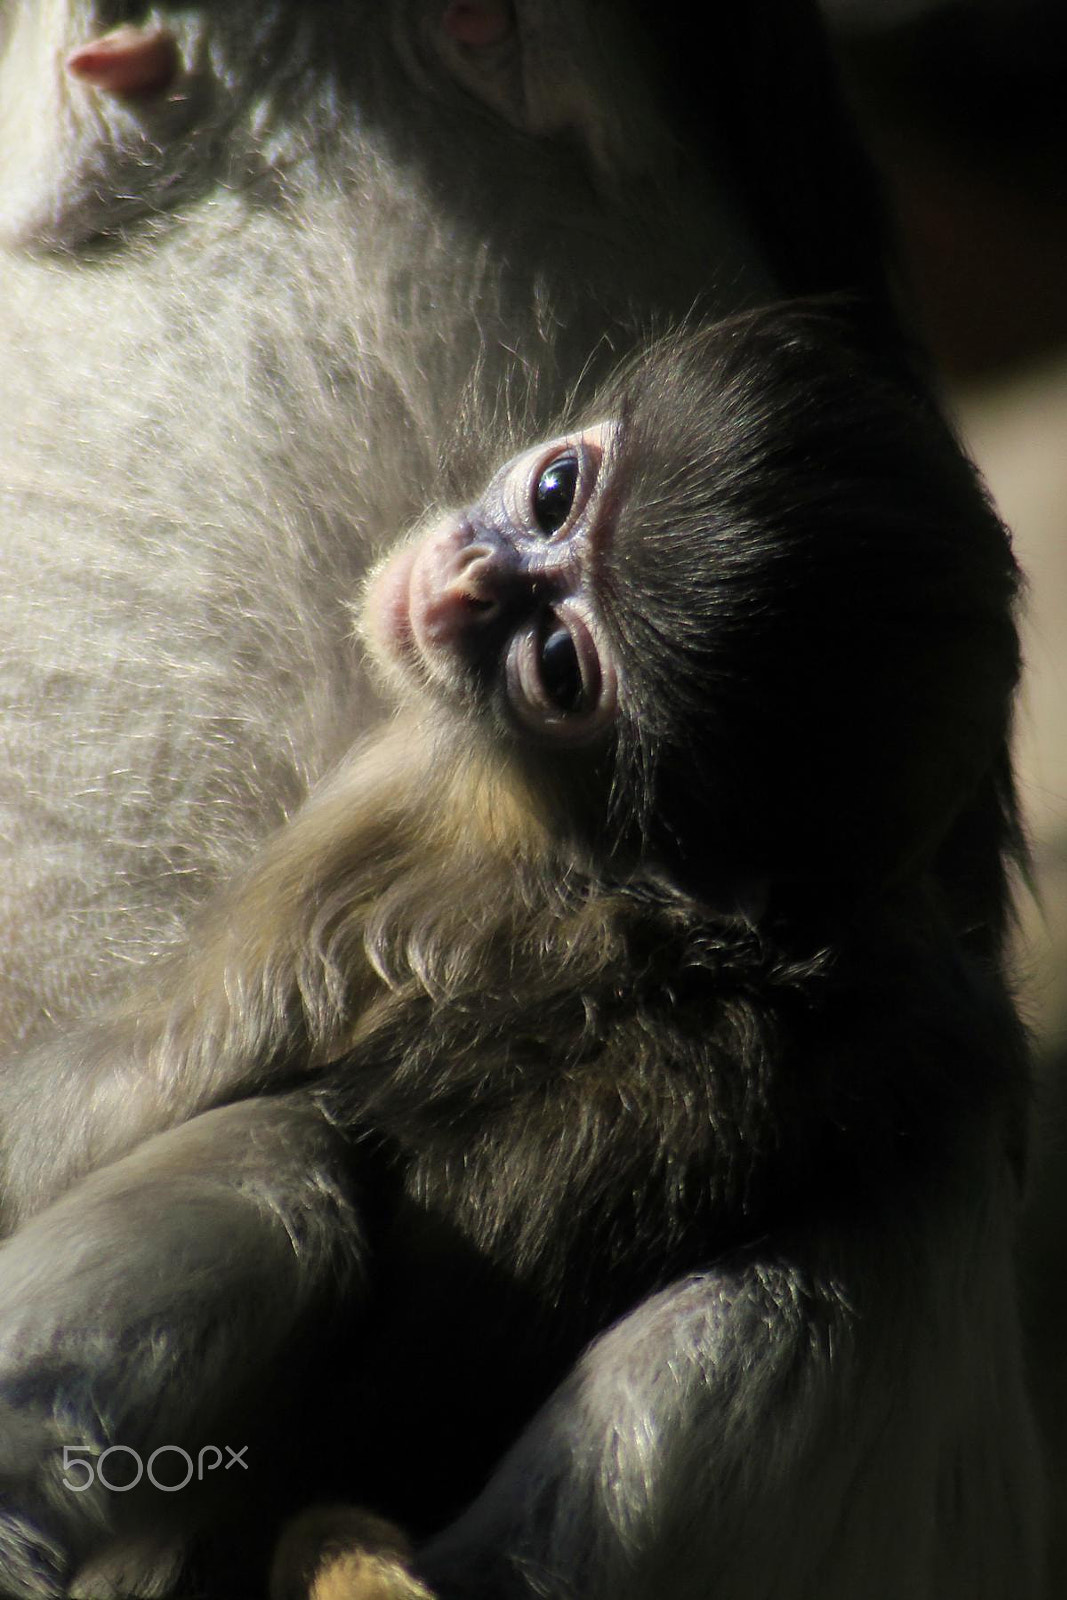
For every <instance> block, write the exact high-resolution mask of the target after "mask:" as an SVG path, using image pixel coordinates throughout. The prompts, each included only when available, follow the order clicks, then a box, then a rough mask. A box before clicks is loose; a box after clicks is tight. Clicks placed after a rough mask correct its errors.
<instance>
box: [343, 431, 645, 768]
mask: <svg viewBox="0 0 1067 1600" xmlns="http://www.w3.org/2000/svg"><path fill="white" fill-rule="evenodd" d="M616 434H617V428H616V425H615V424H614V423H612V422H602V423H598V424H596V425H595V426H593V427H591V428H587V429H585V431H584V432H581V433H573V434H565V435H564V436H563V437H562V438H558V439H552V440H549V441H548V442H547V443H544V444H539V445H536V446H535V447H534V448H533V449H532V450H526V451H524V452H523V454H522V455H520V456H517V457H516V458H515V459H514V460H513V461H511V462H509V463H508V464H507V465H506V466H505V467H503V468H502V469H501V471H500V472H498V473H497V474H496V475H495V476H494V477H493V479H492V480H491V481H490V483H489V485H488V486H487V488H486V490H485V492H484V493H483V494H482V496H481V497H480V499H478V500H477V501H476V502H475V503H474V504H473V505H472V506H469V507H468V508H467V509H466V510H465V511H461V512H458V513H451V514H449V515H448V516H446V517H444V518H443V519H442V520H441V521H440V522H438V523H436V524H435V525H434V526H433V527H431V528H430V530H429V531H428V532H424V533H422V534H421V535H418V536H415V537H413V538H412V539H411V540H409V541H408V542H407V543H406V544H404V545H402V546H401V547H400V549H399V550H397V551H396V552H394V553H393V554H392V555H391V556H390V557H389V558H388V559H387V560H386V561H384V562H383V563H382V564H381V565H380V566H379V567H378V568H377V569H376V570H375V572H374V573H373V574H372V575H371V578H370V581H369V583H368V585H367V590H366V593H365V597H364V604H363V632H364V636H365V639H366V641H367V644H368V647H369V649H370V652H371V655H372V657H373V658H374V659H375V660H376V661H377V663H378V665H379V666H380V667H381V668H382V669H383V671H384V674H385V676H386V677H387V679H390V680H392V682H393V683H394V684H395V685H396V686H397V687H398V688H400V689H401V691H402V692H403V691H404V690H407V691H408V692H410V689H411V688H412V687H413V686H415V687H418V688H420V689H422V690H428V691H430V693H432V694H434V695H437V696H441V697H443V698H444V699H446V700H448V701H450V702H453V703H455V704H459V705H474V706H478V705H482V706H486V707H490V706H493V705H495V706H496V707H497V708H499V710H500V711H502V713H503V715H504V717H505V719H506V720H507V721H508V722H509V723H510V724H511V725H513V726H514V727H515V728H516V729H518V730H521V731H524V732H526V733H532V734H533V735H535V736H536V737H538V738H539V739H543V740H546V741H551V742H554V743H562V744H585V743H588V742H589V741H591V740H593V739H595V738H597V736H598V735H600V734H602V733H603V732H604V730H605V729H606V728H608V727H609V726H610V724H611V722H612V720H613V718H614V716H615V711H616V705H617V696H618V669H617V664H616V660H615V656H614V652H613V650H612V647H611V643H610V639H609V636H608V631H607V628H606V626H605V623H604V616H603V607H602V605H601V603H600V596H599V593H598V585H599V583H600V581H601V573H602V570H603V561H604V557H605V554H606V550H607V547H608V545H609V542H610V538H611V515H610V510H611V507H610V499H611V497H610V495H609V493H608V490H609V487H610V483H611V475H612V465H613V461H612V447H613V442H614V440H615V437H616Z"/></svg>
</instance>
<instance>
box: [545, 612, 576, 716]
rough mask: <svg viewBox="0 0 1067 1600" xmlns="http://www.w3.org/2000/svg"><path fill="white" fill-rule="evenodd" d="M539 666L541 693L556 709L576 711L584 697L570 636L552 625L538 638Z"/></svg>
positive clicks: (563, 629)
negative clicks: (543, 693)
mask: <svg viewBox="0 0 1067 1600" xmlns="http://www.w3.org/2000/svg"><path fill="white" fill-rule="evenodd" d="M539 655H540V660H539V663H538V665H539V667H540V671H541V683H542V685H543V687H544V691H545V694H546V695H547V696H548V698H549V700H551V702H552V704H553V705H554V706H556V707H557V708H558V709H559V710H560V711H580V710H581V709H582V701H583V699H584V697H585V689H584V685H583V683H582V669H581V666H580V665H579V662H578V652H577V650H576V649H575V646H574V640H573V639H572V638H571V636H570V634H569V633H568V632H567V630H566V628H556V629H555V630H554V631H553V632H552V633H549V634H546V635H545V637H544V638H543V639H542V641H541V647H540V652H539Z"/></svg>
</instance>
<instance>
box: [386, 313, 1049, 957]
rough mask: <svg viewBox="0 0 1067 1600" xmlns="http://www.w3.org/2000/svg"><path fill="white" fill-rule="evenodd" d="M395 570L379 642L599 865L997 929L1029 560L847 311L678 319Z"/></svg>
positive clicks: (716, 896)
mask: <svg viewBox="0 0 1067 1600" xmlns="http://www.w3.org/2000/svg"><path fill="white" fill-rule="evenodd" d="M385 571H386V577H385V580H384V581H378V582H377V583H376V584H372V588H371V601H370V604H369V607H368V610H369V612H370V613H371V615H372V621H371V622H370V624H369V625H368V631H369V633H370V636H371V643H372V647H373V645H374V643H375V635H376V634H377V636H378V642H379V645H380V649H379V651H378V654H379V656H380V657H381V658H383V659H385V660H386V662H387V664H388V663H389V662H392V663H393V665H394V667H395V666H397V664H398V663H399V667H398V670H399V671H400V673H401V676H402V677H403V678H404V679H405V681H406V683H407V686H408V687H409V688H410V686H411V682H412V680H414V682H415V684H416V686H418V687H421V688H424V689H425V688H428V689H429V690H430V692H431V700H432V703H433V707H434V710H433V712H432V718H433V717H436V718H438V719H440V717H441V714H442V709H443V708H444V707H448V706H452V707H455V708H457V709H458V710H459V712H460V725H461V727H463V728H466V729H468V730H477V729H478V728H483V729H484V728H488V730H489V732H490V749H491V751H492V752H493V759H494V760H495V761H496V762H497V764H498V768H499V763H500V760H501V751H508V750H510V751H511V754H512V757H513V758H514V761H515V762H516V763H517V765H518V767H519V769H520V771H521V772H522V774H523V776H524V779H525V781H526V783H527V785H528V787H529V788H530V789H531V790H532V791H533V792H535V793H539V794H540V795H541V798H542V800H543V801H545V810H546V814H547V816H548V817H549V818H550V819H554V823H553V825H554V826H562V827H563V828H564V829H565V830H570V831H571V832H572V833H575V832H576V833H577V835H578V837H579V839H581V840H583V841H584V843H585V844H586V845H591V846H592V848H593V850H594V854H595V856H596V858H597V859H598V861H599V862H600V869H599V870H603V866H604V862H605V855H607V857H609V858H610V859H611V860H612V863H613V865H612V870H613V871H614V870H616V868H618V869H620V870H622V871H624V872H626V873H631V872H633V871H634V870H637V871H638V872H641V871H646V870H649V869H651V870H653V871H654V872H655V873H656V874H658V875H659V876H660V878H661V879H662V878H663V877H666V879H667V880H668V881H670V883H671V884H672V885H673V886H674V887H675V888H676V889H681V890H682V891H683V892H685V893H688V894H692V895H695V896H696V898H697V899H702V900H704V901H705V902H706V903H708V904H710V905H711V906H716V905H719V906H725V907H729V906H731V905H736V904H738V903H741V904H745V905H748V906H752V905H757V904H762V903H766V901H767V900H768V899H770V900H772V901H774V902H776V903H782V902H783V901H784V902H785V903H787V904H788V903H791V904H793V905H794V906H795V905H797V904H801V905H804V906H808V907H810V906H811V904H812V901H813V893H812V891H813V888H816V889H817V896H816V898H818V899H819V900H820V901H821V902H826V903H832V904H836V905H846V906H847V905H848V904H850V903H852V902H853V901H854V900H855V899H856V897H857V895H858V896H860V897H861V898H863V899H865V898H867V897H868V896H869V895H870V894H871V893H874V894H880V893H882V892H883V891H884V890H885V889H886V888H887V887H891V886H904V887H905V890H906V891H907V888H908V886H912V887H913V886H914V885H915V884H916V883H926V884H929V885H936V884H938V882H940V884H941V888H942V890H944V891H945V894H946V896H947V901H948V903H949V907H950V914H951V916H952V919H953V921H954V922H955V923H956V925H957V927H959V928H960V929H964V928H968V927H972V926H977V927H981V928H983V929H985V930H986V931H987V932H991V933H992V934H993V937H994V938H996V937H997V936H998V935H999V933H1000V931H1001V927H1002V923H1003V907H1004V903H1005V895H1004V860H1005V858H1006V855H1007V853H1008V851H1009V850H1010V849H1011V848H1012V847H1014V846H1015V844H1016V841H1017V827H1016V823H1015V811H1014V799H1013V794H1012V788H1011V780H1010V772H1009V766H1008V761H1007V754H1006V751H1007V735H1008V730H1009V724H1010V713H1011V699H1012V692H1013V689H1014V686H1015V683H1016V679H1017V676H1018V671H1019V647H1018V640H1017V636H1016V630H1015V622H1014V614H1013V613H1014V602H1015V597H1016V593H1017V588H1018V581H1019V579H1018V572H1017V569H1016V567H1015V563H1014V560H1013V558H1012V554H1011V548H1010V544H1009V541H1008V538H1007V536H1006V534H1005V531H1004V529H1003V527H1002V525H1001V524H1000V522H999V520H998V519H997V517H996V515H995V513H994V511H993V509H992V507H991V506H990V504H989V502H988V500H987V499H986V497H985V495H984V493H983V491H982V487H981V485H980V483H979V481H978V479H977V476H976V474H975V472H974V470H973V468H972V466H971V465H970V463H969V462H968V461H967V459H966V458H965V457H964V456H963V455H962V453H961V452H960V450H959V447H958V445H957V443H956V441H955V439H954V438H953V437H952V435H951V433H950V431H949V430H948V428H947V427H946V425H945V423H944V422H943V421H942V419H941V418H940V417H939V416H938V415H937V414H936V412H935V411H934V409H933V408H932V406H931V405H930V404H929V402H928V401H927V400H925V399H924V398H922V396H921V392H920V389H919V387H918V386H917V385H912V384H911V383H910V382H909V380H908V378H907V376H906V375H905V374H903V373H902V372H901V371H900V370H896V371H889V370H882V371H879V370H878V368H877V366H876V364H874V363H873V362H872V359H871V353H870V350H869V349H867V348H864V347H862V345H861V344H860V343H859V341H858V339H857V337H856V336H855V335H854V334H853V333H852V331H851V324H850V320H849V317H848V314H847V311H844V310H840V309H830V308H827V307H825V306H815V307H812V306H800V307H783V308H772V309H770V310H767V311H763V312H758V313H754V314H748V315H745V316H742V317H738V318H735V319H733V320H731V321H729V322H725V323H720V324H717V325H714V326H711V327H708V328H702V329H698V330H696V331H685V332H682V333H680V334H677V335H675V336H673V337H671V338H668V339H666V340H663V341H661V342H660V343H657V344H656V345H654V346H653V347H652V348H651V349H650V350H649V351H648V352H647V353H645V354H644V355H643V356H642V357H640V358H639V359H637V360H636V361H635V362H634V363H632V364H631V365H630V366H629V367H628V368H627V369H625V370H624V372H623V373H622V374H621V376H620V377H619V378H617V379H616V380H615V382H614V383H613V384H612V385H611V386H610V388H608V389H607V390H606V391H605V392H603V393H602V394H601V395H600V396H599V397H598V398H597V399H596V401H595V402H594V404H593V406H592V407H591V409H590V412H589V421H588V423H587V425H586V426H585V427H579V428H578V429H576V430H575V431H573V432H570V433H567V434H563V435H562V436H561V437H559V438H557V439H555V440H551V441H549V442H547V443H545V444H542V445H539V446H535V447H534V448H533V449H531V450H528V451H526V452H524V453H523V454H522V455H520V456H518V457H517V458H515V459H514V460H513V461H511V462H509V463H508V465H507V466H505V467H504V468H503V469H502V471H501V472H500V473H498V474H497V475H496V476H495V477H494V478H493V479H492V480H491V482H490V483H489V485H488V486H487V488H486V489H485V490H484V492H483V493H482V494H481V496H480V497H479V498H478V499H477V500H476V501H475V502H474V503H473V504H472V505H470V506H469V507H468V508H467V509H466V510H465V511H463V512H461V513H457V514H453V515H451V516H449V517H446V518H445V519H444V520H443V521H442V522H441V523H440V524H438V525H436V526H435V528H434V529H433V530H432V531H431V532H430V533H429V534H428V535H427V534H425V533H423V534H422V535H420V537H419V538H418V540H417V541H413V542H412V543H410V544H409V545H407V546H406V547H404V549H403V550H402V551H401V554H400V556H399V557H398V558H394V559H393V561H391V563H390V564H389V567H388V568H387V569H385ZM375 615H377V617H378V620H377V621H374V620H373V617H374V616H375ZM382 618H384V621H383V620H382ZM383 641H384V643H383ZM445 721H446V722H450V719H448V718H447V717H446V718H445ZM475 743H477V741H475ZM458 746H463V747H464V748H466V746H465V744H464V740H463V739H462V738H461V739H460V740H459V741H458ZM458 746H457V747H458Z"/></svg>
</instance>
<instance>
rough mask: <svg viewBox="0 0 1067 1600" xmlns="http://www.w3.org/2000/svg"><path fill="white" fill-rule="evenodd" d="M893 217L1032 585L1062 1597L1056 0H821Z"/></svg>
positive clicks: (1034, 806)
mask: <svg viewBox="0 0 1067 1600" xmlns="http://www.w3.org/2000/svg"><path fill="white" fill-rule="evenodd" d="M822 5H823V10H824V13H825V16H826V20H827V22H828V24H829V26H830V28H831V30H832V33H833V37H834V41H835V45H836V48H837V51H838V54H839V57H840V61H841V64H842V68H843V71H844V75H845V80H846V84H847V86H848V89H849V93H850V96H851V99H852V102H853V106H854V110H855V113H856V116H857V118H858V120H859V122H860V125H861V127H862V129H863V132H864V134H865V136H866V139H867V143H868V146H869V148H870V149H871V150H872V152H873V153H874V155H875V158H876V160H877V163H878V165H879V167H880V169H881V172H882V175H883V179H884V182H885V185H886V189H887V193H888V197H889V201H890V204H891V207H892V209H893V211H894V212H895V215H896V219H897V226H898V230H899V237H900V244H901V255H902V268H903V271H904V275H905V279H906V282H907V286H908V287H907V292H908V294H909V295H910V297H911V300H912V304H913V308H914V314H915V320H916V321H917V323H918V325H919V327H920V329H921V331H922V332H923V334H924V336H925V338H926V341H927V343H928V345H929V348H930V350H931V352H932V354H933V358H934V360H935V362H936V366H937V370H938V372H939V374H940V378H941V381H942V383H943V388H944V395H945V399H946V402H947V404H948V406H949V409H950V410H951V412H952V413H953V414H954V416H955V419H956V422H957V425H958V426H959V428H960V431H961V433H962V435H963V438H964V442H965V443H966V444H967V446H968V448H969V449H970V450H971V452H972V454H973V455H974V457H975V459H976V460H977V462H978V464H979V466H980V467H981V469H982V471H983V473H984V474H985V477H986V480H987V482H988V484H989V487H990V489H991V491H992V493H993V495H994V497H995V499H996V501H997V503H998V505H999V507H1000V510H1001V513H1002V515H1003V516H1004V518H1005V520H1006V521H1007V522H1008V524H1009V525H1010V527H1011V528H1012V530H1013V533H1014V536H1015V543H1016V550H1017V552H1018V555H1019V559H1020V561H1021V563H1022V565H1023V567H1024V569H1025V570H1026V573H1027V575H1028V579H1029V595H1028V603H1027V612H1026V617H1025V624H1024V643H1025V649H1026V658H1027V675H1026V682H1025V685H1024V692H1023V697H1022V704H1021V706H1020V715H1019V724H1018V737H1017V752H1018V763H1019V778H1020V789H1021V795H1022V799H1023V804H1024V808H1025V813H1026V819H1027V823H1028V826H1029V829H1030V835H1031V843H1032V847H1033V855H1034V869H1035V870H1034V880H1035V881H1034V893H1032V894H1025V893H1024V894H1023V895H1021V896H1020V927H1019V934H1018V939H1017V952H1016V962H1017V973H1018V983H1019V991H1020V995H1021V998H1022V1003H1023V1006H1024V1009H1025V1013H1026V1015H1027V1017H1028V1019H1029V1020H1030V1022H1031V1025H1032V1027H1033V1029H1034V1033H1035V1039H1036V1042H1037V1050H1038V1060H1039V1067H1040V1079H1039V1084H1038V1088H1037V1097H1038V1098H1037V1107H1038V1115H1037V1118H1036V1121H1037V1128H1038V1141H1037V1151H1036V1157H1037V1159H1036V1163H1035V1174H1034V1184H1033V1194H1032V1198H1031V1201H1030V1208H1029V1213H1028V1223H1027V1232H1026V1237H1025V1240H1024V1252H1023V1286H1024V1303H1025V1308H1026V1315H1027V1319H1028V1324H1029V1328H1030V1332H1031V1340H1032V1356H1033V1364H1034V1384H1035V1396H1036V1400H1037V1405H1038V1412H1039V1417H1040V1420H1041V1422H1042V1423H1043V1425H1044V1427H1045V1431H1046V1436H1047V1441H1048V1447H1049V1450H1050V1453H1051V1455H1052V1460H1053V1466H1054V1469H1055V1472H1056V1481H1057V1490H1056V1499H1055V1501H1054V1503H1053V1505H1052V1506H1051V1508H1050V1510H1051V1515H1052V1523H1053V1528H1054V1532H1055V1536H1056V1541H1057V1545H1058V1550H1057V1552H1056V1568H1057V1570H1056V1575H1055V1578H1054V1587H1053V1589H1052V1591H1051V1592H1052V1593H1053V1594H1055V1595H1060V1594H1063V1595H1067V0H822Z"/></svg>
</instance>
